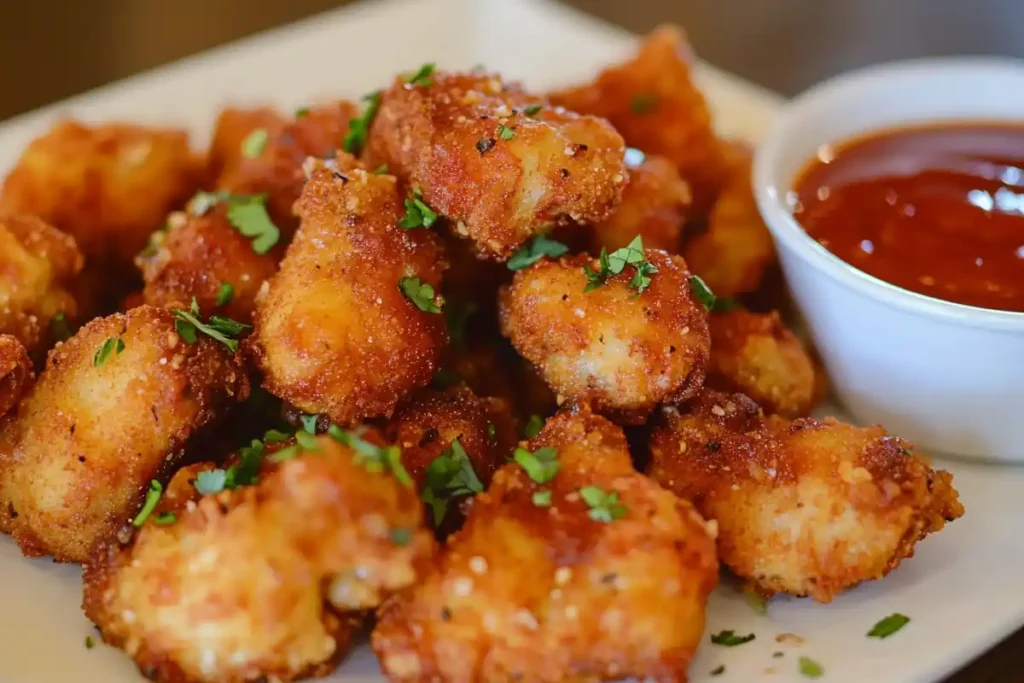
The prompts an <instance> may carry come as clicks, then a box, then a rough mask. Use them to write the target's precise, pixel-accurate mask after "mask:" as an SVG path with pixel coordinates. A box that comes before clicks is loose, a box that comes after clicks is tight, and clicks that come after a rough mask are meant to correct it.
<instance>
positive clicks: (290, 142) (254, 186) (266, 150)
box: [208, 100, 359, 239]
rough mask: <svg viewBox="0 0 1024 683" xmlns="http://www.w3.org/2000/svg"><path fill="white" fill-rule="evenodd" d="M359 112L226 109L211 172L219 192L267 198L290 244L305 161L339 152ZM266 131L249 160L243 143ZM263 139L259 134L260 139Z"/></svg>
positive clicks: (338, 106)
mask: <svg viewBox="0 0 1024 683" xmlns="http://www.w3.org/2000/svg"><path fill="white" fill-rule="evenodd" d="M356 116H359V107H358V106H356V105H355V104H353V103H351V102H347V101H345V100H339V101H336V102H330V103H327V104H324V105H321V106H316V107H311V108H309V109H308V110H306V111H303V112H302V114H301V116H297V117H294V118H291V117H289V118H284V117H282V116H280V115H278V114H277V113H276V112H274V111H273V110H272V109H266V108H262V109H251V110H244V109H243V110H240V109H231V108H229V109H225V110H224V111H223V112H221V115H220V117H219V118H218V119H217V126H216V130H215V131H214V137H213V143H212V145H211V148H210V160H209V162H208V163H209V171H210V173H211V174H212V175H213V177H215V178H216V180H215V184H216V187H217V188H218V189H220V190H227V191H229V192H235V193H239V194H260V193H266V195H267V211H268V212H269V213H270V216H271V218H272V219H273V220H274V222H275V224H276V225H277V226H278V227H279V228H281V230H282V232H283V233H284V236H285V238H286V239H288V238H290V237H291V235H292V233H294V231H295V228H296V227H297V226H298V219H297V218H296V217H295V214H293V213H292V206H293V205H294V204H295V201H296V200H297V199H298V198H299V195H300V194H301V193H302V186H303V185H305V184H306V175H305V173H303V171H302V164H303V162H304V161H305V160H306V157H318V158H323V157H327V156H329V155H331V154H332V153H333V152H334V151H335V150H336V149H338V148H339V147H341V143H342V140H343V139H344V138H345V133H346V132H348V127H349V120H350V119H352V118H353V117H356ZM260 130H263V131H266V143H265V144H264V145H262V147H260V146H259V145H256V146H254V147H253V148H251V149H250V150H249V151H250V152H257V151H258V153H256V154H254V155H246V154H245V153H244V152H243V150H242V148H243V142H244V141H245V140H246V138H247V137H248V136H249V135H250V134H252V133H253V131H260ZM257 135H259V133H257Z"/></svg>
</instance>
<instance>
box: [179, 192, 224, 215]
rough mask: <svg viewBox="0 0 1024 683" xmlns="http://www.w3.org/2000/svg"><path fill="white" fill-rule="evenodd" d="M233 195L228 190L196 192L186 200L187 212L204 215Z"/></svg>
mask: <svg viewBox="0 0 1024 683" xmlns="http://www.w3.org/2000/svg"><path fill="white" fill-rule="evenodd" d="M232 196H233V195H232V194H231V193H230V192H223V191H220V192H203V191H201V190H200V191H199V192H196V194H195V196H193V197H192V199H190V200H189V202H188V212H189V213H190V214H192V215H193V216H205V215H206V214H207V213H209V212H210V209H212V208H213V207H215V206H217V205H218V204H220V203H221V202H227V201H228V200H230V199H231V197H232Z"/></svg>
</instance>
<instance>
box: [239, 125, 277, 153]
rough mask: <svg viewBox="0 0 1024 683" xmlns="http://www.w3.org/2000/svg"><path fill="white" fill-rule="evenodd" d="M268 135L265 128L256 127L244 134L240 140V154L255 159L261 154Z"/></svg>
mask: <svg viewBox="0 0 1024 683" xmlns="http://www.w3.org/2000/svg"><path fill="white" fill-rule="evenodd" d="M269 137H270V135H269V134H268V133H267V129H266V128H257V129H255V130H254V131H252V132H251V133H249V134H248V135H246V136H245V139H244V140H242V156H244V157H246V158H247V159H255V158H256V157H258V156H259V155H261V154H263V150H264V148H266V146H267V140H268V139H269Z"/></svg>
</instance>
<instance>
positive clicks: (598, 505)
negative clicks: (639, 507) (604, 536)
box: [580, 486, 627, 524]
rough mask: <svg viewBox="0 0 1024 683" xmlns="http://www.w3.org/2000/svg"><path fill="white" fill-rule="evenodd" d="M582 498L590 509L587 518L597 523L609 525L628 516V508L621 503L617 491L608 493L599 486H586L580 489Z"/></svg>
mask: <svg viewBox="0 0 1024 683" xmlns="http://www.w3.org/2000/svg"><path fill="white" fill-rule="evenodd" d="M580 497H581V498H583V501H584V502H585V503H586V504H587V506H588V507H589V508H590V510H588V511H587V516H588V517H590V518H591V519H592V520H594V521H595V522H602V523H604V524H609V523H611V522H613V521H614V520H616V519H622V518H623V517H625V516H626V512H627V511H626V506H625V505H623V504H622V503H620V502H619V494H618V492H616V491H612V492H611V493H606V492H605V491H603V490H602V489H601V488H600V487H598V486H584V487H583V488H581V489H580Z"/></svg>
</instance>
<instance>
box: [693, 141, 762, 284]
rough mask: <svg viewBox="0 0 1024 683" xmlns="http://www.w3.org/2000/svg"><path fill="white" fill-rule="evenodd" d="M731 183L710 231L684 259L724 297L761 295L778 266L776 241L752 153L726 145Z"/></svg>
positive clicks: (736, 145) (712, 216) (721, 197)
mask: <svg viewBox="0 0 1024 683" xmlns="http://www.w3.org/2000/svg"><path fill="white" fill-rule="evenodd" d="M725 147H726V148H727V150H728V154H727V158H728V164H729V165H728V170H729V172H728V179H727V181H726V183H725V185H724V187H723V188H722V192H721V194H720V195H719V197H718V201H716V202H715V206H714V208H713V209H712V210H711V214H710V215H709V216H708V220H707V226H706V228H707V229H706V230H705V231H704V232H703V233H702V234H699V235H696V236H695V237H693V238H691V239H689V240H687V242H686V245H685V247H684V248H683V257H684V258H686V262H687V263H688V264H690V268H692V269H693V272H695V273H697V275H700V276H701V278H703V279H704V281H705V282H707V284H708V286H709V287H711V289H712V291H714V293H715V294H716V295H718V296H720V297H735V296H739V295H740V294H746V293H747V292H753V291H755V290H756V289H757V288H758V286H759V285H760V284H761V281H762V279H764V276H765V273H766V272H767V271H768V269H769V268H770V267H771V266H772V265H773V264H774V263H775V247H774V246H773V245H772V236H771V233H769V232H768V228H767V227H765V224H764V220H762V218H761V213H760V211H758V209H757V202H756V201H755V200H754V190H753V187H752V185H751V182H752V181H751V176H750V165H751V161H752V157H753V155H752V152H751V150H750V148H749V147H748V146H746V145H744V144H742V143H726V145H725Z"/></svg>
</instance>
